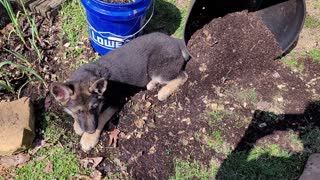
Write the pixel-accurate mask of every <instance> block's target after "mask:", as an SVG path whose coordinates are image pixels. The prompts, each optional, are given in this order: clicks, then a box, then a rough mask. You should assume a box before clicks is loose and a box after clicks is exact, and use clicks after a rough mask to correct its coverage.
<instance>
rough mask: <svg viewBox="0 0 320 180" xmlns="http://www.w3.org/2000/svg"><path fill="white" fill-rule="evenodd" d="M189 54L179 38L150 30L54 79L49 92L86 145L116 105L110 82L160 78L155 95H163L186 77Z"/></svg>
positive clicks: (149, 84) (140, 83)
mask: <svg viewBox="0 0 320 180" xmlns="http://www.w3.org/2000/svg"><path fill="white" fill-rule="evenodd" d="M189 59H190V56H189V54H188V52H187V50H186V47H185V45H184V43H183V41H182V40H178V39H175V38H172V37H170V36H168V35H165V34H162V33H151V34H148V35H144V36H140V37H138V38H136V39H134V40H132V41H131V42H129V43H128V44H126V45H124V46H122V47H120V48H118V49H116V50H114V51H112V52H110V53H109V54H107V55H105V56H102V57H101V58H100V59H99V60H98V61H96V62H90V63H88V64H86V65H83V66H81V67H80V68H79V69H78V70H76V71H75V72H74V73H73V74H72V75H71V77H70V78H69V79H68V80H67V81H66V82H65V83H60V82H55V83H53V84H52V85H51V88H50V92H51V94H52V95H53V97H54V98H55V99H56V101H58V102H59V103H61V105H62V106H63V107H64V110H65V111H66V112H67V113H68V114H70V115H71V116H72V117H73V118H74V124H73V127H74V130H75V132H76V134H78V135H80V136H82V137H81V140H80V144H81V148H82V150H83V151H89V150H91V149H92V148H93V147H94V146H95V145H96V144H97V143H98V141H99V137H100V133H101V131H102V130H103V128H104V126H105V124H106V123H107V122H108V121H109V120H110V118H111V117H112V116H113V115H114V114H115V113H116V112H117V111H118V110H119V109H120V108H121V106H120V103H119V101H120V99H117V97H118V95H119V91H117V90H115V88H113V87H112V86H111V84H113V85H114V84H118V83H123V84H128V85H132V86H136V87H146V88H147V89H148V90H153V89H154V88H155V87H156V85H157V84H162V85H164V86H163V87H162V88H161V89H160V90H159V92H158V99H159V100H160V101H163V100H165V99H167V97H168V96H170V95H171V94H172V93H173V92H174V91H175V90H177V89H178V87H179V86H181V85H183V84H184V83H185V82H186V80H187V78H188V75H187V73H186V72H185V71H184V70H185V66H186V63H187V61H188V60H189ZM122 90H123V89H122ZM115 94H118V95H115ZM120 94H121V93H120Z"/></svg>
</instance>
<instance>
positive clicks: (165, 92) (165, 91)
mask: <svg viewBox="0 0 320 180" xmlns="http://www.w3.org/2000/svg"><path fill="white" fill-rule="evenodd" d="M170 95H171V91H170V89H169V88H167V87H166V86H164V87H162V88H161V89H160V91H159V92H158V99H159V101H164V100H166V99H167V98H168V97H169V96H170Z"/></svg>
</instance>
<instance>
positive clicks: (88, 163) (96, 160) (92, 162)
mask: <svg viewBox="0 0 320 180" xmlns="http://www.w3.org/2000/svg"><path fill="white" fill-rule="evenodd" d="M102 160H103V157H93V158H89V157H87V158H84V159H81V160H80V162H81V164H82V166H83V167H84V168H90V167H91V169H94V168H96V167H97V166H98V165H99V164H100V163H101V161H102Z"/></svg>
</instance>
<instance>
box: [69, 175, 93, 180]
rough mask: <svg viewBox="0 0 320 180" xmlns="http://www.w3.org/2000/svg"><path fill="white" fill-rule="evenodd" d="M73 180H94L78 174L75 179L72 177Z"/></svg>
mask: <svg viewBox="0 0 320 180" xmlns="http://www.w3.org/2000/svg"><path fill="white" fill-rule="evenodd" d="M72 179H73V180H92V178H91V177H90V176H87V175H82V174H77V175H75V176H74V177H72Z"/></svg>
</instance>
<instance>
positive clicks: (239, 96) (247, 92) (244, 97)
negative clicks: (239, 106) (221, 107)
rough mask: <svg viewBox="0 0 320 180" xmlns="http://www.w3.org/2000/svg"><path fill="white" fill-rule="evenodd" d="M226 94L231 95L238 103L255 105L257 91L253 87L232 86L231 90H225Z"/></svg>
mask: <svg viewBox="0 0 320 180" xmlns="http://www.w3.org/2000/svg"><path fill="white" fill-rule="evenodd" d="M226 94H227V95H228V96H230V97H233V98H234V99H235V100H236V101H238V102H240V103H248V104H251V105H255V104H256V103H257V102H258V98H257V92H256V90H255V89H239V88H232V89H231V90H227V91H226Z"/></svg>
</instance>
